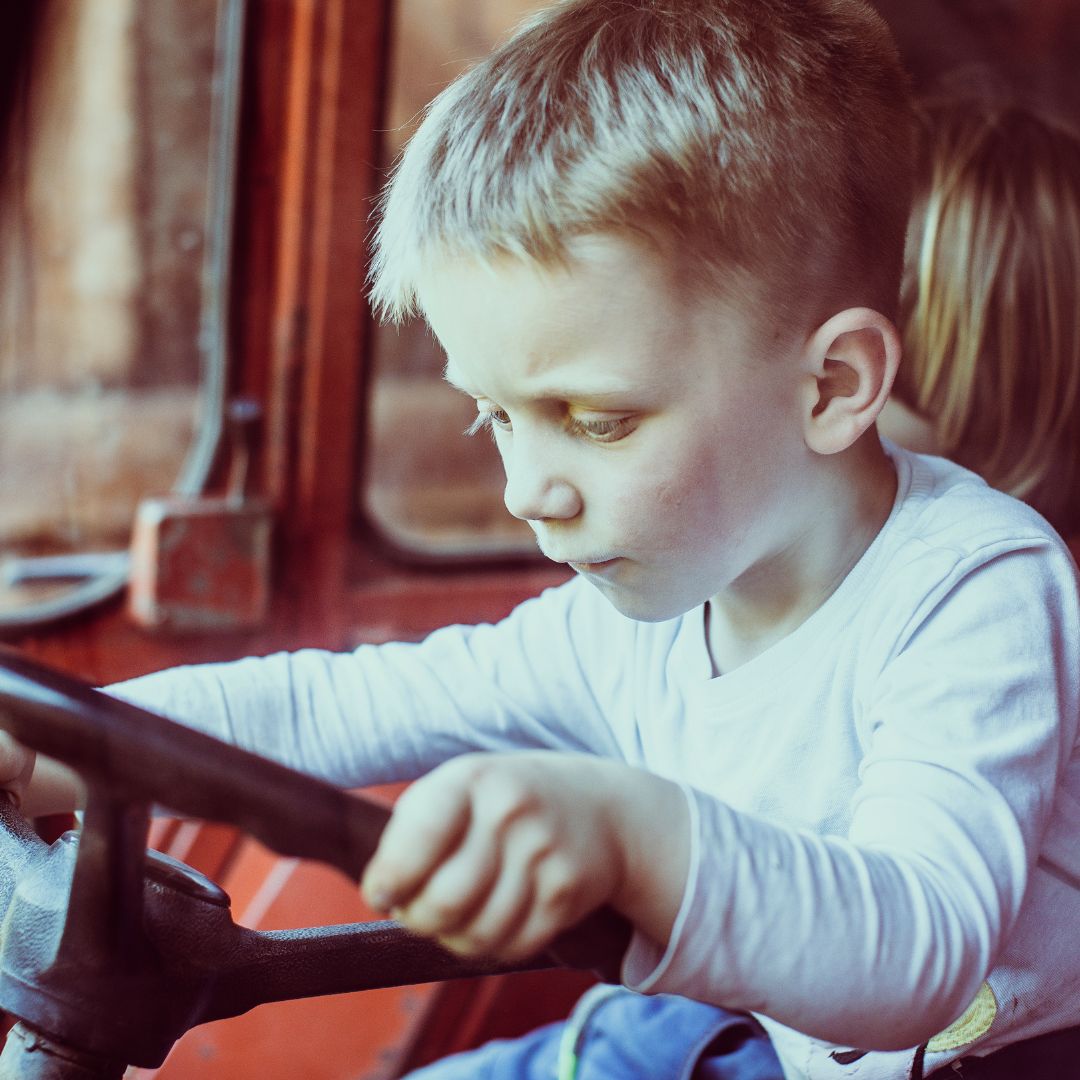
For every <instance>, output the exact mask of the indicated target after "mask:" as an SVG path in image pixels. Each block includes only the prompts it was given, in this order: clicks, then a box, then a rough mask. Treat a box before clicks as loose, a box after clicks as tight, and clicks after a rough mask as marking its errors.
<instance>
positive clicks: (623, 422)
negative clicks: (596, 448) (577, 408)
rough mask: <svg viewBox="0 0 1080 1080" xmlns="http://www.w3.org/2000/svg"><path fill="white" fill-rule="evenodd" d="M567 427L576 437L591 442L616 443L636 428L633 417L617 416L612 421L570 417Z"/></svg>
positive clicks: (635, 421) (597, 418)
mask: <svg viewBox="0 0 1080 1080" xmlns="http://www.w3.org/2000/svg"><path fill="white" fill-rule="evenodd" d="M567 427H568V428H569V430H570V431H571V432H573V433H574V434H576V435H582V436H584V437H585V438H586V439H591V440H592V441H593V442H604V443H609V442H618V441H619V440H620V439H625V438H626V436H627V435H629V434H630V432H632V431H633V430H634V428H636V427H637V420H636V418H635V417H633V416H619V417H615V418H612V419H600V418H599V417H595V418H593V419H590V418H589V417H584V416H571V417H570V418H569V420H568V422H567Z"/></svg>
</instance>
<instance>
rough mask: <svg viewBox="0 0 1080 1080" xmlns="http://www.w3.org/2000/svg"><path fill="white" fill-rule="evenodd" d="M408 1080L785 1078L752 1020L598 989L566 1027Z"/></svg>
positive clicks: (665, 998) (452, 1060)
mask: <svg viewBox="0 0 1080 1080" xmlns="http://www.w3.org/2000/svg"><path fill="white" fill-rule="evenodd" d="M409 1080H783V1073H782V1072H781V1069H780V1062H779V1060H778V1059H777V1057H776V1054H775V1052H774V1051H773V1048H772V1044H771V1043H770V1042H769V1038H768V1036H767V1035H766V1034H765V1032H764V1030H763V1029H762V1028H761V1026H760V1025H759V1024H758V1023H757V1022H756V1021H755V1020H754V1019H753V1018H752V1017H749V1016H746V1015H745V1014H743V1013H732V1012H727V1011H726V1010H725V1009H718V1008H715V1007H713V1006H711V1005H703V1004H701V1003H700V1002H697V1001H690V1000H688V999H686V998H680V997H675V996H673V995H668V994H658V995H655V996H648V997H646V996H643V995H641V994H634V993H632V992H630V991H629V990H623V989H621V988H610V987H603V988H600V987H597V988H595V990H593V991H589V993H588V994H586V995H585V997H584V998H583V999H582V1002H581V1003H579V1006H578V1007H577V1008H575V1010H574V1014H573V1015H572V1016H571V1018H570V1020H568V1021H566V1022H564V1023H559V1024H549V1025H547V1026H546V1027H542V1028H540V1029H538V1030H537V1031H534V1032H532V1034H530V1035H526V1036H525V1037H524V1038H521V1039H512V1040H500V1041H497V1042H493V1043H489V1044H488V1045H487V1046H483V1047H481V1048H480V1049H479V1050H472V1051H469V1052H467V1053H464V1054H455V1055H454V1056H453V1057H449V1058H445V1059H444V1060H443V1061H439V1062H436V1063H435V1064H434V1065H429V1066H427V1067H426V1068H423V1069H420V1070H419V1071H418V1072H413V1073H410V1074H409Z"/></svg>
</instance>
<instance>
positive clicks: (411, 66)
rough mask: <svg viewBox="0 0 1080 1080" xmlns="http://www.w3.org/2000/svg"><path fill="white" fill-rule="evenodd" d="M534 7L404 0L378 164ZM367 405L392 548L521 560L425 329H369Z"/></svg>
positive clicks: (515, 529)
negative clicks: (434, 102)
mask: <svg viewBox="0 0 1080 1080" xmlns="http://www.w3.org/2000/svg"><path fill="white" fill-rule="evenodd" d="M541 6H543V5H542V4H541V3H539V2H537V0H531V2H530V0H401V2H400V3H398V5H397V8H396V12H395V25H394V28H393V54H392V57H391V62H390V86H389V91H388V105H387V111H388V117H387V123H386V136H385V143H384V153H383V158H384V161H385V163H386V164H389V163H390V162H392V161H393V160H394V158H395V157H396V156H397V154H398V152H399V151H400V149H401V147H402V145H403V144H404V142H405V140H406V138H407V137H408V135H409V134H411V132H412V131H413V129H414V127H415V119H416V117H417V115H418V113H419V112H420V110H421V109H422V108H423V107H424V105H426V104H427V102H428V101H430V100H431V98H433V97H434V96H435V95H436V94H437V93H438V92H439V90H441V89H442V87H443V86H445V85H446V83H447V82H449V81H450V80H451V79H452V78H453V77H454V76H455V75H457V74H458V73H459V72H461V71H463V70H464V69H465V68H466V67H467V66H468V65H469V63H470V62H472V61H474V60H476V59H478V58H480V57H482V56H484V55H486V54H487V53H488V52H489V51H490V49H491V47H492V45H493V44H494V43H495V42H496V41H497V40H498V39H499V38H501V37H502V36H503V35H504V34H505V33H507V32H508V31H509V30H510V28H512V27H513V26H514V25H515V23H517V22H518V21H519V20H520V19H521V18H522V17H523V16H524V15H525V14H527V13H528V12H529V11H532V10H534V9H535V8H537V7H541ZM373 354H374V377H373V379H372V389H371V400H370V413H369V415H370V422H369V430H368V445H367V463H368V469H367V476H366V477H365V479H364V481H363V484H362V492H361V498H362V501H363V504H364V506H365V508H366V510H367V512H368V515H369V517H370V518H371V519H373V521H374V522H375V524H376V525H377V526H378V527H379V528H380V529H381V530H382V531H383V534H384V535H385V536H386V537H387V538H388V539H389V540H390V541H391V542H392V543H393V544H394V545H396V546H397V547H398V548H399V549H402V550H404V551H406V552H410V553H413V554H418V555H423V556H446V557H453V556H492V555H529V554H535V553H536V545H535V542H534V541H533V538H532V533H531V531H530V530H529V528H528V526H526V525H525V524H523V523H522V522H520V521H516V520H514V519H513V518H512V517H510V515H509V514H508V513H507V512H506V508H505V507H504V506H503V503H502V466H501V465H500V464H499V460H498V455H497V453H496V451H495V447H494V445H493V444H492V442H491V440H490V439H485V438H474V439H466V438H463V437H462V434H461V433H462V432H463V431H464V430H465V428H467V427H468V426H469V424H470V423H472V421H473V420H474V419H475V416H476V409H475V407H474V405H473V403H472V402H471V401H470V400H468V399H467V398H466V397H464V396H463V395H462V394H460V393H458V392H457V391H455V390H451V389H450V388H449V387H448V386H446V384H445V383H444V382H443V380H442V366H443V356H442V352H441V350H440V349H439V347H438V345H437V343H436V342H435V341H434V340H433V339H432V336H431V334H430V333H429V332H428V331H427V329H426V326H425V325H424V324H423V322H421V321H419V320H417V321H413V322H411V323H409V324H407V325H405V326H402V327H401V328H400V329H397V328H394V327H377V328H376V330H375V341H374V348H373Z"/></svg>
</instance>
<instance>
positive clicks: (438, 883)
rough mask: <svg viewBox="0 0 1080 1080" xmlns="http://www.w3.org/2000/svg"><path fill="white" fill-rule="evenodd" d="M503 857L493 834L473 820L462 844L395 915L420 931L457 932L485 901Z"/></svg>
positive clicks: (434, 933) (433, 932) (435, 933)
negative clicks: (478, 826) (480, 827)
mask: <svg viewBox="0 0 1080 1080" xmlns="http://www.w3.org/2000/svg"><path fill="white" fill-rule="evenodd" d="M500 856H501V851H500V848H499V845H498V844H496V843H495V842H494V840H493V838H492V836H491V834H490V833H488V832H487V831H486V830H484V829H479V828H477V827H476V822H475V820H471V821H470V826H469V828H468V830H467V831H466V833H465V837H464V839H463V840H462V841H461V844H460V846H459V847H458V848H457V849H456V850H455V851H453V852H452V853H451V854H450V855H449V856H448V857H447V858H446V860H445V861H444V862H442V863H441V865H439V866H438V867H437V868H436V870H435V871H434V872H433V873H432V874H431V875H430V876H429V877H428V879H427V881H426V882H425V883H424V885H423V888H422V889H420V890H419V891H418V892H417V893H416V894H415V895H414V896H413V898H412V900H411V901H410V902H409V903H408V904H406V905H404V906H402V907H400V908H399V909H396V910H395V912H394V914H395V916H396V917H397V918H399V919H400V920H401V921H402V922H404V923H405V924H406V925H408V926H409V927H410V928H411V929H413V930H415V931H417V933H420V934H431V935H442V934H445V933H453V932H454V931H456V930H458V929H459V928H460V927H462V926H465V925H467V924H468V923H469V922H470V921H471V920H472V918H473V917H474V916H475V914H476V912H477V911H478V910H479V909H480V907H481V906H482V905H483V904H484V902H485V900H486V898H487V896H488V893H489V892H490V891H491V889H492V887H493V885H494V883H495V881H496V878H497V877H498V874H499V860H500Z"/></svg>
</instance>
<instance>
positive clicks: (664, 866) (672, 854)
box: [612, 769, 690, 945]
mask: <svg viewBox="0 0 1080 1080" xmlns="http://www.w3.org/2000/svg"><path fill="white" fill-rule="evenodd" d="M633 772H634V776H633V777H632V778H630V782H629V783H627V781H626V780H623V782H622V783H621V784H620V785H619V791H620V797H619V799H618V806H619V810H618V811H617V812H616V813H615V814H614V815H613V817H614V818H615V822H614V830H615V835H616V839H615V847H616V849H617V851H618V860H619V865H618V873H617V886H616V892H615V894H614V896H613V897H612V906H613V907H615V908H616V909H617V910H618V911H620V912H621V913H622V914H623V915H625V916H626V917H627V918H628V919H629V920H630V921H631V922H632V923H634V925H635V926H636V927H637V928H638V930H640V931H641V932H643V933H645V934H646V935H647V936H648V937H650V938H652V939H653V940H654V941H655V942H656V943H657V944H660V945H664V944H666V943H667V941H668V939H669V938H670V936H671V930H672V927H673V926H674V924H675V919H676V916H677V915H678V913H679V908H680V907H681V906H682V899H683V893H684V891H685V885H686V878H687V874H688V873H689V869H690V835H689V832H690V814H689V810H688V808H687V806H686V798H685V796H684V795H683V791H682V788H680V787H679V785H678V784H676V783H674V782H673V781H671V780H666V779H664V778H663V777H661V776H657V775H656V774H655V773H650V772H646V771H644V770H636V769H635V770H633Z"/></svg>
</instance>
